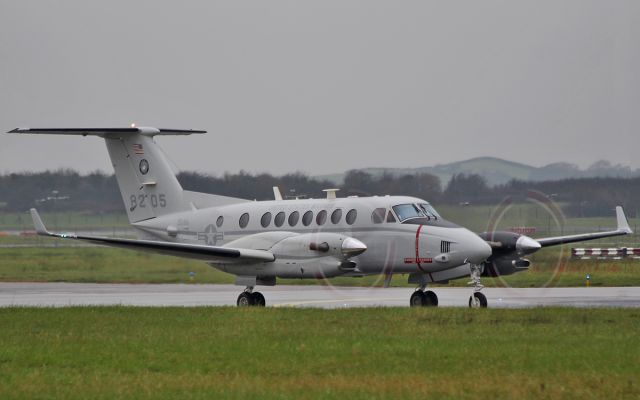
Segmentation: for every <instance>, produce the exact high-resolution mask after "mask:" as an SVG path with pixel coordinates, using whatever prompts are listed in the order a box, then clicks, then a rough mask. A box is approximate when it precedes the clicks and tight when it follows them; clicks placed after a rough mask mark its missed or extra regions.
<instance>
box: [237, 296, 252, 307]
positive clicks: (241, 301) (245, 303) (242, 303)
mask: <svg viewBox="0 0 640 400" xmlns="http://www.w3.org/2000/svg"><path fill="white" fill-rule="evenodd" d="M236 304H237V305H238V307H251V306H252V305H254V302H253V296H252V295H251V293H247V292H242V293H240V296H238V301H237V302H236Z"/></svg>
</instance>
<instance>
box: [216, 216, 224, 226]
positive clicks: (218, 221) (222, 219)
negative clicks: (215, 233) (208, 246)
mask: <svg viewBox="0 0 640 400" xmlns="http://www.w3.org/2000/svg"><path fill="white" fill-rule="evenodd" d="M223 223H224V217H223V216H222V215H221V216H219V217H218V219H217V220H216V226H217V227H218V228H220V227H221V226H222V224H223Z"/></svg>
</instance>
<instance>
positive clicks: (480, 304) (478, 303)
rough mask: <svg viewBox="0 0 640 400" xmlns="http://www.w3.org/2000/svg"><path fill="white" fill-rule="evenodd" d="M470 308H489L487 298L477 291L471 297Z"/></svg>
mask: <svg viewBox="0 0 640 400" xmlns="http://www.w3.org/2000/svg"><path fill="white" fill-rule="evenodd" d="M469 308H487V298H486V296H485V295H484V294H482V293H480V292H475V293H474V294H473V295H472V296H471V297H469Z"/></svg>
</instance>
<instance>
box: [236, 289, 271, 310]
mask: <svg viewBox="0 0 640 400" xmlns="http://www.w3.org/2000/svg"><path fill="white" fill-rule="evenodd" d="M236 304H237V305H238V307H253V306H255V307H264V306H265V304H266V300H265V298H264V296H263V295H262V293H260V292H254V291H253V286H247V288H246V289H245V290H244V292H242V293H240V295H239V296H238V301H237V302H236Z"/></svg>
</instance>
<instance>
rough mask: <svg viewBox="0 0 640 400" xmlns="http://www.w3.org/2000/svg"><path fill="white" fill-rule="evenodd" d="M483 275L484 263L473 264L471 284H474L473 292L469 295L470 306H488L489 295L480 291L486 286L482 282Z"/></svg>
mask: <svg viewBox="0 0 640 400" xmlns="http://www.w3.org/2000/svg"><path fill="white" fill-rule="evenodd" d="M480 275H482V264H471V280H470V281H469V282H468V284H469V285H473V294H472V295H471V297H469V308H487V297H486V296H485V295H484V294H482V293H481V292H480V291H481V290H482V289H483V288H484V286H483V285H482V283H480Z"/></svg>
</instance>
